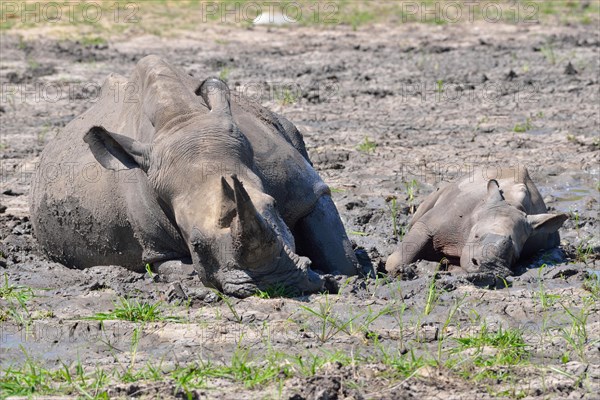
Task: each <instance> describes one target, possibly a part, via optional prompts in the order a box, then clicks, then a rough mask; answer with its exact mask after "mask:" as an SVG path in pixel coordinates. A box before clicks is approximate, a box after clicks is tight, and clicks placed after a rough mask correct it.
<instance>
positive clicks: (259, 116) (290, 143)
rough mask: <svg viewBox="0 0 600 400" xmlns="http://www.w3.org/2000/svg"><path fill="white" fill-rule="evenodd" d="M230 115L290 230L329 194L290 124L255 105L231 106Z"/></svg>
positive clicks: (295, 130) (265, 186)
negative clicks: (252, 153)
mask: <svg viewBox="0 0 600 400" xmlns="http://www.w3.org/2000/svg"><path fill="white" fill-rule="evenodd" d="M232 113H233V117H234V120H235V122H236V124H237V125H238V127H239V128H240V130H241V131H242V133H243V134H244V135H245V136H246V138H247V139H248V141H249V142H250V144H251V145H252V148H253V151H254V162H255V165H256V168H257V174H258V175H259V176H260V177H261V179H262V181H263V185H264V188H265V191H266V192H267V193H268V194H269V195H270V196H272V197H273V198H275V200H276V202H277V207H278V211H279V212H280V213H281V215H282V217H283V219H284V221H285V222H286V224H287V225H288V226H289V227H290V228H293V227H294V225H295V224H296V222H297V221H298V220H299V219H300V218H302V217H304V216H306V215H308V214H309V213H310V212H311V211H312V209H313V207H314V206H315V204H316V203H317V201H318V200H319V198H320V197H321V196H322V195H323V194H326V193H329V188H328V187H327V185H326V184H325V183H324V182H323V181H322V180H321V178H320V177H319V176H318V174H317V172H316V171H315V170H314V168H313V167H312V165H311V164H310V162H309V160H308V155H307V154H306V149H305V148H304V141H303V140H302V136H301V135H300V133H299V132H298V131H297V129H295V127H293V125H292V124H291V123H289V122H288V123H287V125H282V124H281V123H280V120H279V119H278V117H277V116H276V115H275V114H274V113H271V112H269V111H268V110H266V109H265V108H263V107H261V106H259V105H256V104H252V103H248V102H244V101H241V102H233V104H232ZM286 121H287V120H286ZM291 127H293V129H292V128H291Z"/></svg>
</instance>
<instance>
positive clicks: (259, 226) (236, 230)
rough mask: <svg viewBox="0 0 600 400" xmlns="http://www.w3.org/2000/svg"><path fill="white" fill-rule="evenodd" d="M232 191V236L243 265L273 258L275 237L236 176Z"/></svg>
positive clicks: (250, 264) (233, 178)
mask: <svg viewBox="0 0 600 400" xmlns="http://www.w3.org/2000/svg"><path fill="white" fill-rule="evenodd" d="M231 178H232V180H233V190H234V196H235V205H236V211H237V218H236V220H235V222H234V223H233V224H232V234H233V237H234V240H235V241H236V243H237V251H238V253H237V255H238V257H239V261H242V263H243V265H246V266H252V265H256V264H257V263H258V262H260V261H262V260H266V259H269V258H272V257H275V256H276V254H275V245H276V243H277V236H276V234H275V232H274V230H273V228H271V227H270V226H269V224H267V222H266V221H265V220H264V219H263V217H262V216H261V215H260V213H259V212H258V211H257V210H256V207H254V204H253V203H252V199H250V196H249V195H248V192H247V191H246V189H245V188H244V185H243V184H242V182H240V181H239V179H238V178H237V176H235V175H233V176H232V177H231Z"/></svg>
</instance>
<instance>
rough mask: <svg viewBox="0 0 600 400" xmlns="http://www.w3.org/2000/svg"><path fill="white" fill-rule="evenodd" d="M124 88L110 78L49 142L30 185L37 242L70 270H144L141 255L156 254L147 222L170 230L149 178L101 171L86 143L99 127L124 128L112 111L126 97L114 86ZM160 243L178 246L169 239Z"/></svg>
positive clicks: (120, 80)
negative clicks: (98, 267) (118, 267)
mask: <svg viewBox="0 0 600 400" xmlns="http://www.w3.org/2000/svg"><path fill="white" fill-rule="evenodd" d="M126 83H127V81H126V80H125V78H123V77H121V76H119V75H114V74H113V75H110V76H109V77H108V78H107V79H106V80H105V82H104V84H103V86H102V92H101V96H100V98H99V100H98V101H97V102H96V103H95V104H94V105H93V106H92V107H91V108H90V109H89V110H88V111H86V112H85V113H84V114H82V115H81V116H80V117H78V118H76V119H74V120H73V121H71V123H69V124H68V125H67V126H66V127H65V128H64V129H63V130H62V131H61V132H60V133H59V134H58V135H57V136H56V137H55V138H54V139H53V140H52V141H51V142H50V143H48V145H47V146H46V148H45V149H44V151H43V152H42V154H41V157H40V163H39V166H38V169H37V171H36V175H35V178H34V181H33V182H32V191H31V215H32V217H33V218H32V219H33V221H32V222H33V227H34V231H35V234H36V237H37V239H38V242H39V243H40V246H41V248H42V249H43V250H44V251H45V252H46V253H47V254H48V255H49V256H50V257H51V258H52V259H55V260H57V261H59V262H61V263H63V264H65V265H68V266H75V267H79V268H86V267H89V266H93V265H110V264H119V265H123V266H125V267H129V268H132V269H140V268H143V264H142V259H143V256H144V253H145V252H150V253H155V252H156V251H155V250H154V249H153V247H154V248H156V246H154V243H153V242H154V241H155V239H154V238H153V235H148V234H147V233H146V232H145V231H144V229H145V228H144V226H145V225H147V222H155V221H148V219H149V218H157V219H158V222H157V224H156V226H158V227H159V228H162V229H169V228H168V227H169V223H168V221H164V219H165V218H164V216H163V217H161V216H160V207H158V205H157V204H156V202H155V200H154V199H153V197H152V192H151V191H150V190H149V188H148V185H147V181H146V177H145V174H144V173H143V172H142V171H141V170H139V169H137V168H136V169H126V168H125V167H124V166H123V168H122V169H120V170H117V171H112V170H109V169H105V168H103V167H102V166H101V165H100V164H99V163H98V162H97V161H96V159H95V158H94V156H93V155H92V153H91V152H90V150H89V147H88V145H87V143H85V142H84V140H83V136H84V135H85V134H86V133H87V132H88V130H89V129H90V128H91V127H93V126H96V125H102V126H103V127H105V128H106V129H107V130H113V131H114V130H117V131H118V130H119V126H120V125H122V124H121V123H120V121H119V120H118V119H117V118H115V114H116V113H115V111H116V110H118V109H119V107H120V104H121V103H122V99H123V98H122V97H121V100H119V99H118V98H115V92H114V90H113V88H115V87H118V88H122V87H125V85H126ZM125 133H126V134H127V133H129V132H125ZM150 226H152V225H150ZM159 237H160V235H159ZM162 240H163V241H165V240H166V241H167V242H169V243H167V244H166V247H173V244H172V243H170V242H172V241H173V240H170V238H168V237H167V238H166V239H162ZM159 241H160V239H159ZM175 242H176V240H175ZM163 247H164V246H163ZM160 248H161V247H160V246H159V247H158V249H160Z"/></svg>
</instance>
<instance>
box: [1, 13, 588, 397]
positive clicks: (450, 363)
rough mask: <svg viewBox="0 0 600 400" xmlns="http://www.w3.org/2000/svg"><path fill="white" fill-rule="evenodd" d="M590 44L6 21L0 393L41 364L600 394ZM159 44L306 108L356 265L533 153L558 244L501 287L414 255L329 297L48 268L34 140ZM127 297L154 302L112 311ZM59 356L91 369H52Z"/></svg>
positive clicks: (294, 384) (110, 374)
mask: <svg viewBox="0 0 600 400" xmlns="http://www.w3.org/2000/svg"><path fill="white" fill-rule="evenodd" d="M599 48H600V46H599V41H598V36H597V31H596V27H594V26H585V25H581V26H569V27H563V26H548V25H532V26H526V27H524V26H520V25H508V24H506V25H505V24H484V23H475V24H463V25H447V26H436V25H416V24H410V25H401V26H391V25H376V26H373V27H371V28H369V29H364V30H361V29H359V30H357V31H354V30H352V29H350V28H344V27H337V28H336V29H331V30H317V29H313V28H310V27H292V28H273V27H271V28H266V27H255V28H252V29H251V30H250V31H249V30H245V29H237V28H227V27H221V26H209V25H203V26H199V27H198V28H197V29H195V30H193V31H189V32H188V33H186V35H185V36H184V37H181V38H165V37H156V36H137V37H132V38H131V39H129V40H127V41H121V42H111V41H110V40H109V41H108V42H107V43H106V44H82V43H78V42H70V41H64V40H61V41H56V40H51V39H40V40H36V41H30V42H26V43H23V42H22V39H19V37H18V36H16V35H11V34H3V35H2V40H1V43H0V52H1V54H2V60H1V65H0V80H1V81H2V83H3V86H2V87H3V93H2V94H3V97H2V103H0V124H1V126H2V128H1V137H0V146H2V155H1V163H2V164H1V166H2V170H1V172H2V181H1V185H2V186H1V190H0V193H1V195H0V251H1V254H0V256H1V257H0V275H2V277H3V281H2V282H0V284H3V285H4V287H5V288H9V287H12V288H13V289H14V290H13V292H12V293H13V294H14V293H16V292H18V291H19V290H20V291H21V292H20V293H22V294H23V296H25V297H24V298H26V299H27V300H26V301H25V303H24V305H21V304H20V303H19V302H18V301H16V300H15V297H14V296H13V297H11V296H9V295H6V296H5V297H4V298H2V299H0V305H2V311H1V312H2V314H0V320H2V322H1V324H2V325H1V332H0V334H1V335H2V337H0V354H1V357H0V364H1V365H2V369H3V370H2V371H3V375H1V376H0V382H1V383H2V385H3V386H0V390H3V391H4V392H2V391H0V397H4V394H5V393H14V391H9V389H10V388H14V387H15V386H14V385H16V384H15V382H17V383H19V382H20V381H19V380H18V379H19V378H18V377H16V375H15V373H14V371H15V368H16V369H17V370H19V368H23V370H28V369H27V365H33V364H32V363H35V365H39V366H41V367H40V368H45V369H46V370H47V371H49V372H48V374H49V375H43V374H42V373H41V372H40V374H41V376H42V378H43V379H42V380H41V381H40V382H38V383H35V384H33V386H32V387H34V388H37V390H38V392H40V391H41V392H42V393H44V392H45V393H55V392H58V393H61V394H70V393H78V394H79V395H83V391H85V393H88V394H91V395H92V396H94V395H99V394H101V393H103V392H104V391H106V393H107V394H108V395H109V396H113V397H137V396H140V397H147V398H154V397H156V396H163V397H172V396H173V397H191V398H203V397H210V398H231V399H234V398H235V399H240V398H254V397H256V396H257V394H260V395H261V396H262V395H264V396H267V397H272V398H289V399H295V400H296V399H297V400H299V399H344V398H354V399H360V398H381V399H388V398H389V399H397V398H436V397H444V398H449V399H473V398H478V399H484V398H492V397H493V398H505V397H508V398H524V397H526V398H547V397H552V398H589V399H591V398H593V397H594V396H595V395H594V393H598V391H599V390H600V386H599V379H600V376H599V375H598V371H599V370H600V348H599V347H598V346H599V342H598V338H599V337H600V325H599V324H600V319H599V317H598V316H599V315H600V314H599V313H598V311H599V306H598V283H597V280H596V278H595V276H596V274H597V273H598V271H600V262H599V260H598V253H599V246H600V237H599V235H598V210H599V206H598V174H599V173H600V169H599V167H598V165H599V161H600V160H599V159H600V152H599V151H598V150H599V148H598V146H599V142H598V136H599V134H600V132H599V127H598V126H599V121H598V100H599V99H598V93H599V86H600V84H599V82H598V71H599V70H600V66H599V60H600V57H598V56H599ZM150 53H154V54H159V55H161V56H163V57H165V58H166V59H168V60H169V61H170V62H171V63H173V64H176V65H179V66H181V67H183V68H184V69H185V70H186V71H188V72H189V73H190V74H192V75H194V76H196V77H198V79H203V78H205V77H207V76H210V75H217V76H219V75H220V76H221V77H223V78H226V79H227V81H228V83H229V85H230V87H231V88H232V90H236V91H239V92H242V93H244V94H245V95H248V96H251V97H253V98H255V99H257V100H259V101H260V102H261V103H263V104H264V105H266V106H267V107H269V108H271V109H273V110H274V111H277V112H279V113H282V114H283V115H285V116H286V117H287V118H289V119H290V120H291V121H293V122H294V123H295V124H296V125H297V126H298V127H299V129H300V131H301V132H302V133H303V134H304V138H305V141H306V144H307V147H308V150H309V154H310V157H311V159H312V161H313V163H314V164H315V166H316V168H317V169H318V170H319V173H320V174H321V176H322V177H323V178H324V180H325V181H326V182H327V183H328V184H329V185H330V186H331V187H332V188H333V192H334V194H333V196H334V200H335V202H336V204H337V206H338V209H339V210H340V213H341V215H342V218H343V220H344V222H345V225H346V228H347V230H348V232H349V233H350V236H351V238H352V239H353V241H354V242H355V244H356V251H357V255H358V256H359V259H360V260H361V262H362V263H363V265H364V266H365V268H369V267H371V266H372V267H374V268H375V269H377V270H379V271H382V267H383V263H384V262H385V259H386V257H387V256H388V255H389V254H390V253H391V252H392V251H393V248H394V246H395V245H396V244H397V241H398V237H399V236H400V235H401V234H402V229H403V227H404V226H406V224H407V222H408V221H409V219H410V214H411V211H412V210H413V209H414V207H416V206H417V205H418V204H419V203H420V202H421V201H422V200H423V199H424V198H425V196H427V194H429V193H430V192H431V191H432V190H434V188H435V186H436V184H438V183H439V182H441V181H444V180H446V181H447V180H452V179H456V178H457V177H458V176H459V175H461V174H462V173H463V171H465V170H466V169H468V168H472V167H474V166H485V167H487V168H490V169H492V168H495V167H496V166H499V165H502V166H506V165H508V166H514V167H518V166H521V165H524V166H527V168H528V169H529V171H530V173H531V175H532V178H533V180H534V181H535V182H536V184H537V186H538V187H539V189H540V191H541V192H542V194H543V196H544V197H545V201H546V203H547V204H548V205H549V207H550V208H551V209H552V210H557V211H562V212H568V213H570V216H571V218H570V219H569V221H567V222H566V223H565V226H564V228H563V229H561V237H562V244H561V247H560V249H557V250H554V251H551V252H547V253H546V254H540V255H538V256H536V257H535V258H534V259H531V260H523V262H522V263H521V264H520V265H519V266H518V268H517V269H518V274H517V275H516V276H514V277H511V278H510V279H508V281H507V282H505V283H502V282H496V281H486V280H480V281H476V282H475V283H476V284H477V285H474V284H473V280H472V279H471V281H469V280H468V279H466V277H464V276H462V275H459V274H456V273H454V272H448V271H438V270H437V264H435V263H427V262H420V263H417V264H414V265H411V266H409V267H407V268H406V270H405V271H404V272H403V274H401V277H400V278H399V279H398V280H396V281H388V280H387V279H386V278H385V277H383V276H379V277H377V278H369V279H362V278H351V279H349V280H346V279H342V278H340V279H339V282H338V286H339V288H340V293H339V294H337V295H333V294H329V295H327V294H320V295H312V296H308V297H301V298H295V299H286V298H277V299H263V298H259V297H253V298H249V299H245V300H237V299H222V298H220V297H219V296H218V295H216V294H215V293H213V292H211V291H208V290H206V289H202V288H200V287H199V282H198V279H197V277H196V276H195V275H194V274H193V273H191V274H183V275H181V274H178V273H171V274H170V273H169V271H164V272H163V273H161V274H159V275H154V274H149V273H146V274H137V273H133V272H129V271H126V270H124V269H122V268H120V267H118V266H108V267H96V268H91V269H88V270H85V271H78V270H70V269H67V268H65V267H63V266H61V265H59V264H56V263H52V262H49V261H47V260H46V259H45V258H44V257H43V256H42V255H41V254H39V253H38V251H37V247H36V243H35V239H34V238H33V237H32V231H31V223H30V221H29V213H28V202H27V195H28V191H29V186H30V183H29V182H30V179H31V176H32V172H33V171H34V169H35V166H36V163H37V160H38V156H39V153H40V152H41V150H42V148H43V146H44V144H45V143H46V142H47V141H48V140H50V139H51V138H52V137H53V136H54V135H56V133H57V132H58V131H59V130H60V128H62V127H63V126H64V125H65V124H66V123H68V122H69V121H70V120H71V119H72V118H74V117H76V116H77V115H79V114H80V113H81V112H83V111H84V110H86V109H87V108H88V107H89V106H90V105H91V103H92V102H93V101H94V98H95V96H96V95H97V92H96V90H98V88H99V85H100V84H101V83H102V81H103V79H104V78H105V77H106V75H108V74H109V73H111V72H116V73H120V74H125V75H127V74H129V72H130V71H131V70H132V68H133V66H134V65H135V63H136V62H137V61H138V60H139V59H140V58H141V57H143V56H145V55H147V54H150ZM5 83H6V85H5ZM36 85H37V88H36ZM13 89H14V90H13ZM22 89H24V90H22ZM56 92H60V96H57V95H56V94H55V93H56ZM56 96H57V97H56ZM390 196H395V197H396V198H397V200H396V201H395V203H394V202H392V198H391V197H390ZM393 215H396V222H395V223H394V221H393V218H392V216H393ZM394 227H396V228H394ZM4 276H5V277H6V279H7V281H6V282H7V283H4ZM505 285H508V287H505V288H499V287H500V286H505ZM19 287H20V288H19ZM490 287H494V288H497V289H489V288H490ZM26 288H31V290H32V291H33V292H32V294H35V295H36V296H35V297H31V296H27V294H28V292H27V289H26ZM4 293H8V289H7V290H5V292H4ZM263 297H266V295H263ZM123 298H133V299H136V300H135V301H136V302H138V303H137V304H138V305H139V304H144V303H147V304H151V305H152V304H154V305H157V307H158V309H159V311H160V315H159V317H158V318H155V319H154V320H151V321H149V322H145V323H141V322H129V321H123V320H114V318H112V319H111V318H107V319H106V320H102V318H100V316H99V313H105V314H106V313H110V312H114V311H115V310H118V309H121V308H123V304H122V303H120V302H121V301H123V300H119V299H123ZM132 301H133V300H132ZM134 305H135V304H134ZM19 317H21V320H19ZM90 317H93V318H92V319H90ZM461 339H464V340H461ZM61 363H64V365H66V366H67V369H70V370H71V371H73V372H72V373H73V374H74V376H75V374H76V373H77V371H79V370H81V371H83V372H82V374H84V375H85V379H84V381H83V383H78V384H77V385H78V386H77V385H73V384H70V383H69V380H68V379H67V378H65V377H64V376H62V377H59V376H58V375H52V374H56V371H57V370H60V368H62V364H61ZM78 365H79V366H80V367H81V368H79V369H78V367H77V366H78ZM9 366H12V368H13V369H10V368H9ZM11 371H12V372H11ZM19 371H20V370H19ZM38 371H39V370H38ZM98 371H104V373H105V374H106V375H107V377H104V378H103V377H102V376H101V374H100V372H98ZM44 382H51V383H52V382H53V383H52V384H50V383H48V385H49V387H48V388H46V387H45V386H44V385H46V384H47V383H44ZM96 382H100V383H99V384H98V385H95V383H96ZM11 385H13V386H11ZM61 385H62V386H61ZM65 388H68V389H65ZM10 390H13V389H10ZM24 390H26V389H24Z"/></svg>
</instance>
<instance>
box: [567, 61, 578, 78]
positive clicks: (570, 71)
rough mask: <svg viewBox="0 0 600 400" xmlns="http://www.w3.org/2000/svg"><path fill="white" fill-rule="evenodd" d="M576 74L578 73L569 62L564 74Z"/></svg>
mask: <svg viewBox="0 0 600 400" xmlns="http://www.w3.org/2000/svg"><path fill="white" fill-rule="evenodd" d="M578 73H579V72H577V70H576V69H575V67H574V66H573V64H571V62H570V61H569V63H568V64H567V67H566V68H565V74H566V75H577V74H578Z"/></svg>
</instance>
